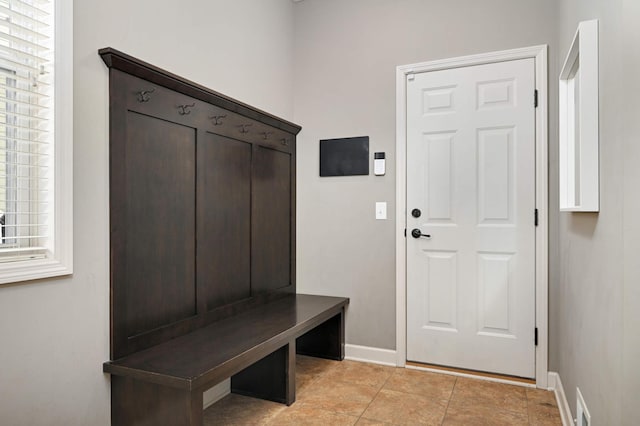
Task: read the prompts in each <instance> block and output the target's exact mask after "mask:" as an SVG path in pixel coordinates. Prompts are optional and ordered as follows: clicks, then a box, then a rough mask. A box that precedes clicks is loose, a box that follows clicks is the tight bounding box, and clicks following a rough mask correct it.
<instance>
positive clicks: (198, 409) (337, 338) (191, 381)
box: [104, 294, 349, 425]
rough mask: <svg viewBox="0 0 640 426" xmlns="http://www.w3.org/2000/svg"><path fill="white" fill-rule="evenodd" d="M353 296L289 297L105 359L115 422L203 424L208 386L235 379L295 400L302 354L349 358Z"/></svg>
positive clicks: (270, 395) (252, 389) (251, 392)
mask: <svg viewBox="0 0 640 426" xmlns="http://www.w3.org/2000/svg"><path fill="white" fill-rule="evenodd" d="M348 302H349V301H348V299H345V298H337V297H325V296H310V295H302V294H298V295H290V296H286V297H284V298H281V299H278V300H275V301H271V302H267V303H264V304H261V305H259V306H257V307H255V308H252V309H249V310H247V311H245V312H243V313H241V314H238V315H235V316H232V317H229V318H226V319H223V320H221V321H217V322H215V323H213V324H211V325H208V326H206V327H203V328H201V329H198V330H196V331H193V332H191V333H189V334H186V335H184V336H181V337H178V338H175V339H172V340H169V341H168V342H164V343H162V344H160V345H157V346H154V347H151V348H149V349H146V350H143V351H141V352H136V353H134V354H132V355H129V356H127V357H124V358H122V359H119V360H117V361H111V362H106V363H104V371H105V372H107V373H110V374H111V388H112V400H111V404H112V424H115V425H129V424H136V425H138V424H144V425H146V424H148V425H160V424H167V425H169V424H170V425H201V424H202V413H203V405H202V404H203V398H202V394H203V392H204V391H206V390H207V389H209V388H210V387H212V386H214V385H216V384H218V383H220V382H222V381H223V380H225V379H227V378H229V377H231V391H232V392H234V393H238V394H242V395H247V396H252V397H255V398H262V399H267V400H271V401H276V402H281V403H284V404H287V405H290V404H292V403H293V402H294V401H295V365H296V362H295V359H296V352H297V353H299V354H304V355H311V356H317V357H321V358H328V359H335V360H342V359H343V358H344V309H345V306H346V305H347V304H348Z"/></svg>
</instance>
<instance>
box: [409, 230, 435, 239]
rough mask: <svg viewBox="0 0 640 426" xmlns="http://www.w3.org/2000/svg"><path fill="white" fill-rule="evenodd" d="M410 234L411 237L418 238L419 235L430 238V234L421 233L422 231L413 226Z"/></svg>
mask: <svg viewBox="0 0 640 426" xmlns="http://www.w3.org/2000/svg"><path fill="white" fill-rule="evenodd" d="M411 236H412V237H413V238H420V237H424V238H431V235H429V234H423V233H422V231H420V230H419V229H418V228H415V229H414V230H413V231H411Z"/></svg>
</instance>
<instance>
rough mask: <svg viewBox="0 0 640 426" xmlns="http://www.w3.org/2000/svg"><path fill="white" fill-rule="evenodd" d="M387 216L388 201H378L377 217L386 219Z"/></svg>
mask: <svg viewBox="0 0 640 426" xmlns="http://www.w3.org/2000/svg"><path fill="white" fill-rule="evenodd" d="M386 218H387V203H386V202H385V201H376V219H378V220H384V219H386Z"/></svg>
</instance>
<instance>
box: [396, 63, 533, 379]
mask: <svg viewBox="0 0 640 426" xmlns="http://www.w3.org/2000/svg"><path fill="white" fill-rule="evenodd" d="M533 94H534V63H533V59H523V60H517V61H507V62H501V63H493V64H486V65H478V66H472V67H462V68H455V69H450V70H442V71H433V72H426V73H421V74H416V75H415V76H414V79H413V80H408V82H407V206H406V207H407V212H408V214H407V218H406V220H407V227H408V232H407V235H408V237H407V359H408V360H411V361H418V362H425V363H432V364H439V365H448V366H454V367H460V368H468V369H474V370H482V371H490V372H496V373H501V374H509V375H515V376H521V377H533V376H534V374H535V364H534V361H535V360H534V356H535V347H534V341H533V336H534V324H535V316H534V315H535V312H534V300H535V299H534V297H535V275H534V272H535V269H534V268H535V257H534V256H535V234H534V231H535V229H534V222H533V214H534V209H535V156H534V152H535V134H534V130H535V127H534V124H535V122H534V120H535V115H534V106H533ZM414 208H418V209H420V210H421V211H422V212H423V214H422V216H420V217H419V218H415V217H413V216H412V215H411V214H410V213H411V211H412V210H413V209H414ZM412 229H419V230H420V231H421V232H422V233H423V234H428V235H430V238H423V237H421V238H412V236H411V232H410V231H411V230H412Z"/></svg>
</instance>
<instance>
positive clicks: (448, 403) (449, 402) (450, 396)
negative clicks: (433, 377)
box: [440, 377, 458, 425]
mask: <svg viewBox="0 0 640 426" xmlns="http://www.w3.org/2000/svg"><path fill="white" fill-rule="evenodd" d="M457 385H458V377H456V381H455V382H453V387H452V388H451V395H449V400H448V401H447V408H445V409H444V416H442V422H441V423H440V425H443V424H444V421H445V419H446V418H447V412H448V411H449V405H451V400H452V399H453V392H454V391H455V390H456V386H457Z"/></svg>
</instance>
